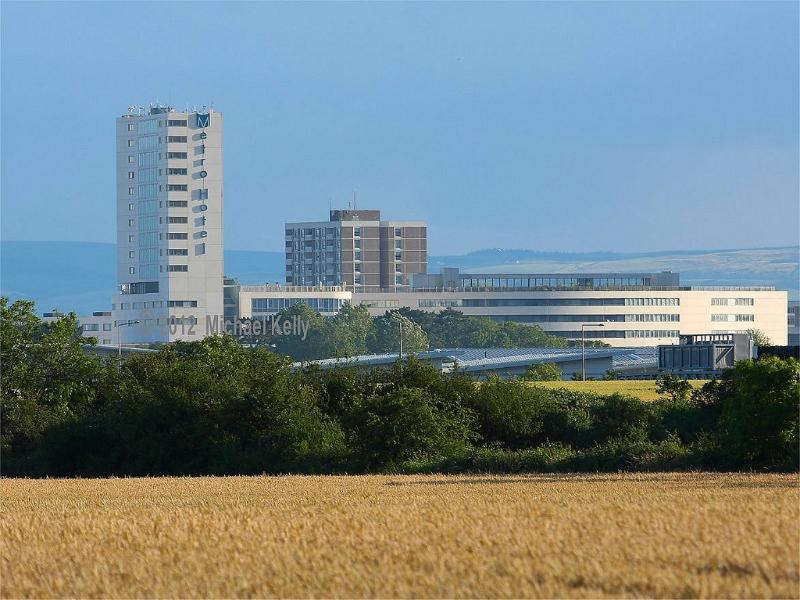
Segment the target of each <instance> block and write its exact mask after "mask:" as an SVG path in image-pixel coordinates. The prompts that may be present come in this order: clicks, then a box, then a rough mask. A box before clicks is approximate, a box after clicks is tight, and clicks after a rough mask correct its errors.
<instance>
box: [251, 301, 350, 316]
mask: <svg viewBox="0 0 800 600" xmlns="http://www.w3.org/2000/svg"><path fill="white" fill-rule="evenodd" d="M295 304H305V305H307V306H308V307H309V308H311V309H313V310H316V311H317V312H338V311H339V310H340V309H341V308H342V306H343V304H344V300H341V299H339V298H253V299H252V301H251V305H250V308H251V311H252V312H253V314H255V313H265V312H266V313H271V312H278V311H280V310H283V309H285V308H290V307H292V306H294V305H295Z"/></svg>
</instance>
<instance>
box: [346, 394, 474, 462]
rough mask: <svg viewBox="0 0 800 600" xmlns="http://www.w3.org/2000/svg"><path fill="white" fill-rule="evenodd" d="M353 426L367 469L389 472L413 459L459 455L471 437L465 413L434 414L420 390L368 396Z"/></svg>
mask: <svg viewBox="0 0 800 600" xmlns="http://www.w3.org/2000/svg"><path fill="white" fill-rule="evenodd" d="M355 425H356V427H355V436H354V440H353V441H354V443H355V449H356V451H357V453H358V454H359V455H360V456H361V457H362V458H363V459H364V460H365V461H366V465H367V466H368V467H370V468H375V467H383V468H388V469H392V468H393V467H395V466H396V465H397V464H399V463H401V462H403V461H406V460H410V459H413V458H420V457H428V456H438V457H441V456H449V455H454V454H459V453H461V452H463V451H464V450H465V449H466V448H467V447H468V446H469V441H470V437H471V436H470V432H471V431H470V429H471V428H470V425H471V423H470V415H469V413H468V412H467V411H458V412H455V413H454V414H448V413H446V412H444V411H441V410H437V407H436V404H435V402H433V401H432V400H431V398H430V397H429V396H428V395H427V394H426V393H425V392H424V391H423V390H420V389H413V388H399V389H396V390H392V391H390V392H389V393H387V394H377V395H374V396H370V397H369V398H367V399H366V400H365V401H364V404H363V406H362V407H361V410H360V411H359V414H358V418H357V420H356V423H355Z"/></svg>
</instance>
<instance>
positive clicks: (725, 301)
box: [711, 298, 755, 306]
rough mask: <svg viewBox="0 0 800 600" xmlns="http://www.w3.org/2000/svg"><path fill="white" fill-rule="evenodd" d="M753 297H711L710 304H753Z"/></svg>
mask: <svg viewBox="0 0 800 600" xmlns="http://www.w3.org/2000/svg"><path fill="white" fill-rule="evenodd" d="M754 304H755V299H754V298H712V299H711V306H753V305H754Z"/></svg>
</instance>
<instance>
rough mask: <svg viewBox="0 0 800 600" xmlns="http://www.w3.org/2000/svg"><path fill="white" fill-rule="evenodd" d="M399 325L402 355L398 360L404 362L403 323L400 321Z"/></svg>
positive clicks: (398, 321)
mask: <svg viewBox="0 0 800 600" xmlns="http://www.w3.org/2000/svg"><path fill="white" fill-rule="evenodd" d="M397 324H398V325H400V355H399V356H398V358H399V359H400V360H403V321H402V320H401V319H398V320H397Z"/></svg>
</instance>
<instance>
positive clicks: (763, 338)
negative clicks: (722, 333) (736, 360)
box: [747, 329, 772, 347]
mask: <svg viewBox="0 0 800 600" xmlns="http://www.w3.org/2000/svg"><path fill="white" fill-rule="evenodd" d="M747 333H749V334H750V339H751V340H753V344H754V345H755V346H759V347H761V346H771V345H772V342H771V341H770V339H769V336H768V335H767V334H766V333H764V332H763V331H761V330H760V329H748V330H747Z"/></svg>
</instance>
